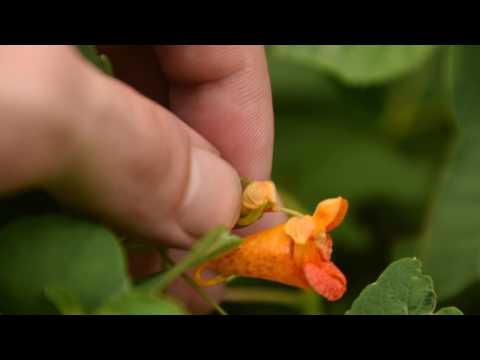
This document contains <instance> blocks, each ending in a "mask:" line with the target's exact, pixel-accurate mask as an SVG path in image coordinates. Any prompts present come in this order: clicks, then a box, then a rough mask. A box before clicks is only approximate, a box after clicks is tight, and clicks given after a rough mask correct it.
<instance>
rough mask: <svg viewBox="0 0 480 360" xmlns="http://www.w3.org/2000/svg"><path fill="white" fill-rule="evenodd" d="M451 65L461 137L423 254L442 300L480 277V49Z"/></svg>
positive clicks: (464, 51)
mask: <svg viewBox="0 0 480 360" xmlns="http://www.w3.org/2000/svg"><path fill="white" fill-rule="evenodd" d="M452 61H453V63H452V81H453V89H452V90H453V110H454V114H455V116H456V120H457V122H458V124H457V125H458V133H457V138H456V141H455V142H454V143H453V144H452V148H451V150H452V151H451V154H450V157H449V160H450V161H449V163H448V164H447V165H446V167H445V169H444V172H443V177H442V179H441V182H440V184H439V187H438V191H437V195H436V198H435V200H434V203H433V208H432V213H431V215H430V228H429V230H428V232H427V233H426V234H425V236H424V237H423V241H422V244H421V248H420V253H419V254H420V257H421V258H422V260H423V262H424V264H425V269H426V271H428V273H429V274H431V275H432V277H433V278H434V279H435V284H436V286H437V289H438V293H439V297H440V299H445V298H449V297H451V296H453V295H455V294H457V293H459V292H460V291H462V290H463V289H465V288H466V287H468V286H469V285H472V284H473V283H475V282H477V281H478V280H479V277H480V222H479V221H478V204H479V201H480V186H479V184H480V171H479V167H478V165H479V164H480V65H479V64H480V47H479V46H455V47H453V48H452Z"/></svg>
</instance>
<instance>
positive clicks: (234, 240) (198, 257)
mask: <svg viewBox="0 0 480 360" xmlns="http://www.w3.org/2000/svg"><path fill="white" fill-rule="evenodd" d="M241 242H242V239H241V238H240V237H238V236H235V235H232V234H231V233H230V231H228V229H226V228H225V227H224V226H219V227H217V228H215V229H213V230H210V231H209V232H208V233H207V234H206V235H205V236H204V237H202V238H201V239H200V240H198V241H197V242H196V243H195V245H194V246H193V247H192V249H191V250H190V252H189V253H188V254H187V255H186V256H185V257H184V258H183V259H182V260H181V261H180V262H178V263H177V264H175V265H174V266H172V267H171V268H170V269H168V270H167V271H166V272H164V273H162V274H159V275H156V276H154V277H152V278H150V279H148V280H146V281H145V282H143V283H141V284H140V285H138V286H137V288H138V289H141V290H142V291H147V292H149V293H158V292H161V291H163V290H164V289H165V288H166V287H167V286H168V285H169V284H170V283H171V282H172V281H173V280H175V279H176V278H177V277H178V276H180V275H182V274H183V273H184V272H185V271H186V270H188V269H190V268H193V267H196V266H198V265H200V264H201V263H203V262H205V261H207V260H209V259H212V258H215V257H217V256H219V255H220V254H222V253H224V252H226V251H229V250H232V249H233V248H235V247H237V246H238V245H240V244H241Z"/></svg>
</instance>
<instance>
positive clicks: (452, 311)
mask: <svg viewBox="0 0 480 360" xmlns="http://www.w3.org/2000/svg"><path fill="white" fill-rule="evenodd" d="M435 315H463V312H462V311H461V310H460V309H457V308H456V307H455V306H449V307H444V308H441V309H440V310H438V311H437V312H436V313H435Z"/></svg>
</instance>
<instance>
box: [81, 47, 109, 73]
mask: <svg viewBox="0 0 480 360" xmlns="http://www.w3.org/2000/svg"><path fill="white" fill-rule="evenodd" d="M77 48H78V50H80V53H81V54H82V55H83V56H84V57H85V58H86V59H87V60H88V61H90V62H91V63H92V64H94V65H95V66H97V67H98V68H99V69H100V70H102V71H103V72H104V73H105V74H108V75H113V69H112V64H111V62H110V60H109V59H108V57H107V56H106V55H103V54H102V55H99V54H98V52H97V47H96V46H95V45H77Z"/></svg>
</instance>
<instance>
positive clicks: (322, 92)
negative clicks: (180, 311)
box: [232, 46, 480, 314]
mask: <svg viewBox="0 0 480 360" xmlns="http://www.w3.org/2000/svg"><path fill="white" fill-rule="evenodd" d="M268 50H269V53H268V60H269V67H270V74H271V81H272V89H273V97H274V109H275V120H276V144H275V159H274V169H273V178H274V181H275V182H276V183H277V185H278V186H279V187H280V188H281V189H282V191H284V192H285V193H287V194H288V196H289V198H294V199H295V200H294V201H295V203H296V204H297V206H301V207H303V208H306V209H308V210H309V211H312V210H313V209H314V207H315V205H316V204H317V203H318V202H319V201H320V200H322V199H324V198H326V197H331V196H338V195H342V196H345V197H346V198H347V199H348V200H349V201H350V205H351V207H350V211H349V214H348V215H347V219H346V221H345V223H344V224H342V225H341V226H340V227H339V228H338V230H335V231H334V233H333V237H334V258H335V261H336V262H337V263H338V264H339V266H340V267H341V268H342V269H343V270H344V271H345V273H346V275H347V277H348V279H349V291H348V293H347V295H346V296H345V297H344V298H343V299H342V300H341V301H339V302H336V303H324V304H323V311H324V312H326V313H337V314H342V313H344V312H345V311H346V310H347V309H349V308H350V306H351V304H352V302H353V300H354V299H355V298H356V297H357V296H358V294H359V293H360V292H361V290H362V289H364V288H365V287H366V286H367V285H368V284H369V283H371V282H373V281H374V280H375V279H377V278H378V276H379V274H380V273H381V272H382V271H383V270H384V269H385V268H387V266H388V264H389V263H390V262H391V261H393V260H396V259H400V258H404V257H410V256H418V257H420V259H422V260H424V261H425V274H428V275H432V277H433V280H434V283H435V284H436V286H437V296H438V299H439V301H440V304H442V302H445V301H448V302H453V303H454V304H455V305H459V306H460V307H462V306H463V308H462V310H465V311H466V312H467V313H468V312H477V311H478V310H480V305H477V302H478V301H480V298H479V295H480V292H479V291H478V290H475V289H477V288H478V287H476V286H474V285H472V283H474V282H475V281H476V279H477V276H478V269H479V260H480V259H479V258H478V250H477V249H478V246H479V245H477V244H480V229H478V230H475V229H476V228H477V227H478V225H477V224H475V223H474V219H476V214H477V213H476V211H475V207H478V205H477V204H476V203H475V199H476V197H475V194H476V193H477V192H478V191H477V190H476V189H475V186H476V184H477V183H478V180H477V179H476V178H475V176H476V173H475V168H476V166H475V165H474V161H475V158H476V157H478V155H476V154H477V152H476V151H475V149H474V146H475V145H474V144H475V136H476V134H477V133H476V127H475V121H476V119H478V117H479V116H480V113H476V112H475V110H474V109H475V106H476V107H477V108H478V105H477V104H478V103H479V101H478V100H477V99H480V89H478V90H477V89H476V88H475V87H474V84H477V85H476V86H478V84H480V78H478V77H476V76H475V74H477V73H478V71H479V70H476V72H475V70H474V69H480V67H479V66H478V65H475V64H480V59H478V58H477V59H475V57H474V54H473V53H476V52H477V51H479V50H478V48H476V47H468V48H466V49H465V48H464V47H450V46H437V47H430V46H280V47H279V46H272V47H269V48H268ZM464 51H467V52H469V53H471V54H470V55H469V59H470V60H469V61H470V62H471V63H470V64H465V62H466V61H467V60H465V59H464V60H461V59H462V58H461V57H460V53H463V52H464ZM453 52H456V54H453ZM455 56H456V57H458V59H457V60H456V61H457V64H456V65H452V63H453V60H454V57H455ZM459 61H463V62H462V64H458V62H459ZM459 70H461V71H463V74H464V79H463V80H461V73H459ZM467 79H468V80H469V84H465V82H466V80H467ZM455 81H456V82H455ZM459 81H460V82H461V81H463V83H462V84H461V85H459V86H456V89H453V90H452V88H451V85H452V82H455V83H458V82H459ZM453 91H455V96H453V95H454V94H452V92H453ZM464 92H467V93H466V94H464ZM465 95H468V96H465ZM452 99H456V100H455V104H456V106H455V107H452ZM472 107H473V108H472ZM470 109H471V110H470ZM454 110H455V111H454ZM462 113H463V114H468V115H469V118H468V120H464V121H466V122H467V123H466V124H465V125H464V126H465V131H466V132H468V134H469V136H468V140H469V141H468V144H465V143H464V146H462V147H461V148H459V149H458V151H459V152H462V154H461V155H458V156H457V158H453V159H452V156H451V155H450V153H451V151H452V149H453V148H454V146H455V144H456V143H455V142H454V140H455V139H456V136H458V124H457V122H458V121H459V120H461V118H462V115H461V114H462ZM477 114H478V116H477ZM463 116H464V117H465V116H466V115H463ZM465 140H466V139H465ZM467 145H469V147H468V148H466V147H467ZM462 149H463V151H462ZM459 156H461V158H459ZM450 166H454V167H455V168H454V169H453V170H449V169H450ZM446 172H447V173H451V176H450V177H449V178H450V180H449V182H448V183H447V184H445V180H444V177H445V176H446V175H445V174H446ZM439 187H440V189H439ZM455 188H458V189H459V190H458V191H462V193H461V194H459V193H458V191H456V190H455ZM434 206H435V208H436V209H437V210H436V212H434V213H433V214H432V208H433V207H434ZM432 220H433V222H432ZM429 234H430V235H431V236H429ZM432 234H433V235H432ZM427 238H428V239H430V241H427V240H426V239H427ZM425 244H426V245H425ZM262 284H263V286H271V285H268V284H264V283H262ZM468 285H471V286H470V287H468V290H466V288H467V286H468ZM233 286H235V283H233V284H232V287H233ZM238 286H239V287H240V286H242V287H243V286H246V285H243V284H241V283H240V284H239V285H238ZM464 291H468V294H464V295H462V292H464ZM453 295H457V296H456V297H455V298H454V299H452V296H453ZM475 298H476V299H477V300H478V301H475V300H474V299H475ZM252 306H253V305H250V304H249V303H246V305H245V306H244V307H240V308H239V307H238V305H236V306H235V308H234V310H235V311H245V312H249V311H251V309H253V307H252ZM296 309H297V311H300V312H302V311H303V308H302V304H301V301H300V300H299V304H297V306H296ZM285 311H286V310H285ZM379 311H380V310H379Z"/></svg>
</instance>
